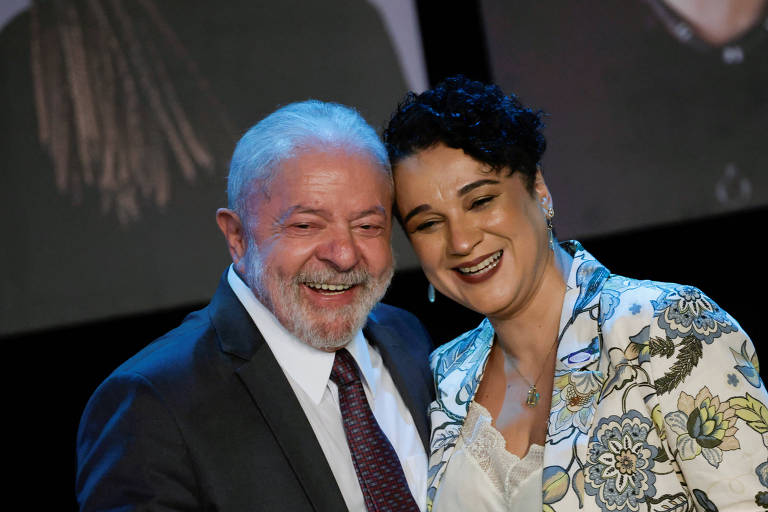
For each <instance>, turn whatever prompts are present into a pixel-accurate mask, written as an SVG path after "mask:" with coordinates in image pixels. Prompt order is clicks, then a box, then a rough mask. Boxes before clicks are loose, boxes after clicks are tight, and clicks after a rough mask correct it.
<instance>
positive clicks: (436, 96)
mask: <svg viewBox="0 0 768 512" xmlns="http://www.w3.org/2000/svg"><path fill="white" fill-rule="evenodd" d="M543 115H544V114H543V112H541V111H540V110H539V111H533V110H530V109H528V108H526V107H525V106H524V105H523V104H522V103H520V101H519V100H518V99H517V97H516V96H515V95H514V94H510V95H509V96H505V95H504V93H503V92H502V91H501V89H500V88H499V87H498V86H496V85H485V84H483V83H481V82H476V81H473V80H469V79H468V78H465V77H464V76H461V75H457V76H454V77H451V78H447V79H446V80H444V81H443V82H441V83H440V84H438V85H437V86H436V87H435V88H433V89H430V90H428V91H425V92H423V93H421V94H414V93H413V92H410V93H408V94H407V95H406V97H405V98H404V99H403V101H402V102H401V103H400V105H399V106H398V108H397V111H395V113H394V114H392V118H391V119H390V121H389V124H388V125H387V128H386V129H385V130H384V134H383V138H384V143H385V145H386V147H387V152H388V153H389V159H390V162H391V164H392V167H393V168H394V167H395V166H396V165H397V163H398V162H400V161H401V160H403V159H405V158H408V157H409V156H411V155H413V154H415V153H417V152H419V151H421V150H424V149H428V148H430V147H432V146H434V145H436V144H439V143H442V144H445V145H446V146H448V147H450V148H456V149H462V150H463V151H464V153H466V154H467V155H469V156H470V157H472V158H474V159H475V160H477V161H479V162H483V163H486V164H488V165H489V166H490V168H491V170H492V171H494V172H500V171H501V170H502V169H504V168H508V169H509V175H511V174H512V173H514V172H515V171H519V172H521V173H522V175H523V177H524V182H525V184H526V187H527V188H528V191H529V192H532V191H533V182H534V178H535V176H536V169H537V165H538V163H539V160H540V159H541V155H542V154H543V153H544V150H545V149H546V145H547V142H546V140H545V139H544V135H542V133H541V129H542V128H543V127H544V122H543V121H542V117H543Z"/></svg>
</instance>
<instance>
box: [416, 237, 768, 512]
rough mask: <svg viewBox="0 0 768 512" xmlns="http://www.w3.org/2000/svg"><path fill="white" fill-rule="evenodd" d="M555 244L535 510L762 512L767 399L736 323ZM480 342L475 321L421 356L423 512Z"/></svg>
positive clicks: (676, 288)
mask: <svg viewBox="0 0 768 512" xmlns="http://www.w3.org/2000/svg"><path fill="white" fill-rule="evenodd" d="M562 246H563V248H564V249H566V250H567V251H568V252H569V253H570V254H571V255H572V256H573V263H572V265H571V270H570V273H569V276H568V281H567V283H566V286H567V289H566V294H565V298H564V301H563V315H562V317H561V325H560V334H559V339H560V341H559V345H558V349H557V361H556V364H555V376H554V385H553V392H552V393H553V394H552V401H551V408H550V414H549V422H548V430H547V439H546V445H545V450H544V472H543V481H542V491H543V496H542V504H543V509H544V510H545V511H547V512H570V511H573V510H585V511H595V512H597V511H600V512H608V511H611V512H616V511H636V510H694V509H697V510H699V511H702V510H706V511H709V510H721V511H722V510H729V509H739V510H741V509H743V508H744V507H747V506H749V505H750V504H757V505H759V506H765V507H766V508H768V498H767V497H768V407H767V406H766V404H768V392H766V388H765V385H764V384H763V382H762V380H761V379H760V376H759V365H758V362H757V358H756V356H755V351H754V347H753V345H752V342H751V341H750V340H749V338H748V337H747V336H746V334H745V333H744V332H742V331H741V330H740V328H739V325H738V324H737V323H736V321H735V320H733V318H731V317H730V316H729V315H728V314H727V313H726V312H725V311H723V310H721V309H720V308H719V307H718V306H717V304H716V303H715V302H714V301H712V300H711V299H710V298H709V297H707V296H706V295H704V294H703V293H702V292H701V291H700V290H698V289H696V288H693V287H690V286H680V285H676V284H669V283H658V282H654V281H638V280H634V279H629V278H626V277H621V276H617V275H612V274H610V273H609V272H608V271H607V270H606V269H605V267H603V266H602V265H600V263H598V262H597V260H595V259H594V258H593V257H592V256H591V255H590V254H589V253H587V252H586V251H585V250H584V249H583V248H582V247H581V245H580V244H579V243H578V242H565V243H564V244H562ZM493 339H494V331H493V326H492V325H491V324H490V322H489V321H488V320H487V319H486V320H484V321H483V322H482V323H481V324H480V325H479V326H478V327H477V328H476V329H474V330H472V331H469V332H467V333H465V334H464V335H462V336H460V337H458V338H456V339H455V340H453V341H451V342H449V343H447V344H445V345H443V346H441V347H440V348H439V349H437V350H436V351H435V352H434V353H433V354H432V356H431V366H432V369H433V374H434V378H435V385H436V389H437V400H436V401H435V402H433V403H432V405H431V407H430V416H431V421H432V440H431V450H430V452H431V453H430V462H429V466H430V469H429V474H428V481H429V491H428V508H429V509H430V510H431V509H432V503H433V500H434V498H435V495H436V493H437V491H438V489H439V486H440V483H441V479H442V476H443V475H444V473H445V469H446V466H447V465H448V464H450V461H451V455H452V453H453V450H454V447H455V445H456V442H457V440H458V439H459V436H460V433H461V427H462V425H463V422H464V418H465V417H466V415H467V410H468V408H469V404H470V403H471V401H472V400H473V399H474V394H475V391H476V390H477V386H478V384H479V382H480V380H481V379H482V376H483V372H484V370H485V364H486V362H487V360H488V355H489V354H490V351H491V347H492V345H493ZM734 363H735V364H734ZM734 370H735V371H734ZM736 371H738V373H736ZM739 374H740V375H741V376H743V377H744V378H743V379H740V378H738V377H737V376H738V375H739ZM715 468H717V469H715ZM478 492H479V493H481V492H484V491H483V489H478ZM752 506H753V507H754V505H752ZM729 507H730V508H729ZM434 512H440V511H439V510H435V511H434Z"/></svg>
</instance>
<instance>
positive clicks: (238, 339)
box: [211, 272, 346, 511]
mask: <svg viewBox="0 0 768 512" xmlns="http://www.w3.org/2000/svg"><path fill="white" fill-rule="evenodd" d="M211 321H212V322H213V324H214V326H215V328H216V331H217V333H218V335H219V341H220V344H221V349H222V350H223V351H224V352H227V353H229V354H232V355H234V356H237V357H239V358H241V359H243V360H244V361H245V362H244V363H243V364H242V365H240V366H239V367H238V368H236V370H235V373H236V374H237V375H238V376H239V377H240V379H241V381H242V382H243V384H244V385H245V387H246V388H247V390H248V393H249V394H250V395H251V397H252V398H253V401H254V402H255V404H256V407H258V409H259V411H260V412H261V414H262V416H263V417H264V420H265V421H266V423H267V425H268V426H269V429H270V431H271V433H272V435H273V436H274V438H275V440H276V441H277V443H278V444H279V445H280V447H281V449H282V451H283V453H284V454H285V458H286V460H287V462H288V464H289V465H290V467H291V469H292V470H293V471H294V473H295V474H296V478H297V479H298V481H299V483H300V485H301V486H302V488H303V489H304V492H305V493H306V495H307V498H308V499H309V501H310V502H311V503H312V505H313V508H314V509H315V510H318V511H326V510H345V509H346V504H345V502H344V498H343V497H342V495H341V491H340V490H339V487H338V484H337V483H336V480H335V478H334V476H333V473H332V472H331V468H330V466H329V465H328V462H327V461H326V459H325V454H324V453H323V450H322V448H320V444H319V443H318V442H317V438H316V437H315V433H314V431H313V430H312V426H311V425H310V424H309V421H308V420H307V418H306V416H305V415H304V411H303V409H302V408H301V404H299V401H298V400H297V398H296V395H295V394H294V393H293V389H291V385H290V384H289V383H288V380H287V379H286V377H285V374H284V373H283V371H282V369H281V368H280V365H279V364H278V363H277V360H276V359H275V357H274V355H272V352H271V351H270V349H269V346H268V345H267V344H266V342H265V341H264V338H263V337H262V335H261V333H260V332H259V330H258V329H257V328H256V326H255V325H254V323H253V320H251V317H250V316H249V315H248V313H247V312H246V311H245V308H243V306H242V304H240V301H239V300H238V299H237V297H236V296H235V294H234V292H232V289H231V288H230V287H229V284H228V282H227V279H226V272H225V273H224V276H223V277H222V280H221V283H220V284H219V289H218V290H217V291H216V294H215V295H214V298H213V300H212V301H211Z"/></svg>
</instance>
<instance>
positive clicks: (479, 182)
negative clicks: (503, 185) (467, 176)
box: [459, 178, 500, 197]
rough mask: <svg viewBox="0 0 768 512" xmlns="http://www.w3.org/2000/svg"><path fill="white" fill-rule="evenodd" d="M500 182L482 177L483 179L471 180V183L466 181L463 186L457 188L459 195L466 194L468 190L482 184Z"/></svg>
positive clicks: (496, 183)
mask: <svg viewBox="0 0 768 512" xmlns="http://www.w3.org/2000/svg"><path fill="white" fill-rule="evenodd" d="M499 183H500V182H499V180H491V179H487V178H486V179H484V180H477V181H473V182H472V183H467V184H466V185H464V186H463V187H461V188H460V189H459V197H461V196H463V195H466V194H468V193H469V192H471V191H473V190H474V189H476V188H477V187H482V186H483V185H498V184H499Z"/></svg>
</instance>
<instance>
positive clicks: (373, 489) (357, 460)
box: [331, 348, 419, 512]
mask: <svg viewBox="0 0 768 512" xmlns="http://www.w3.org/2000/svg"><path fill="white" fill-rule="evenodd" d="M331 380H332V381H333V382H335V383H336V385H337V386H338V388H339V405H340V406H341V417H342V419H343V420H344V433H345V434H346V435H347V444H349V451H350V452H351V453H352V462H354V464H355V472H356V473H357V481H358V482H360V489H361V490H362V491H363V497H364V498H365V506H366V508H367V509H368V512H374V511H375V512H384V511H396V510H397V511H401V510H406V511H418V510H419V507H417V506H416V502H415V501H414V499H413V496H412V495H411V491H410V489H409V488H408V482H407V481H406V479H405V474H404V473H403V468H402V467H401V466H400V461H399V460H398V458H397V453H395V450H394V448H392V445H391V444H390V443H389V439H387V436H386V435H385V434H384V432H382V431H381V428H380V427H379V424H378V423H377V422H376V418H375V417H374V416H373V411H371V406H370V405H368V399H367V398H366V397H365V391H363V383H362V382H361V381H360V375H359V374H358V373H357V366H356V365H355V360H354V359H353V357H352V355H351V354H350V353H349V352H347V349H345V348H342V349H340V350H337V351H336V359H335V361H334V362H333V370H332V371H331Z"/></svg>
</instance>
